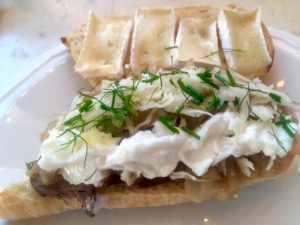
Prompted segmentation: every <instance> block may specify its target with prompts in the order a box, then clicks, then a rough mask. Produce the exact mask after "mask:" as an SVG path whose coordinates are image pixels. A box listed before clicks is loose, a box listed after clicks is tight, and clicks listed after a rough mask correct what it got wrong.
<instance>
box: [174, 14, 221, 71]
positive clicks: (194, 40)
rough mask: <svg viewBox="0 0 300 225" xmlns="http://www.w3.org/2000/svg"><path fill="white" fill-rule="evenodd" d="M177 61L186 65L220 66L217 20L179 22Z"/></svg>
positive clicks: (192, 18)
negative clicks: (186, 63)
mask: <svg viewBox="0 0 300 225" xmlns="http://www.w3.org/2000/svg"><path fill="white" fill-rule="evenodd" d="M176 46H178V48H177V49H175V59H176V61H177V63H185V62H187V61H188V60H190V59H193V61H194V63H206V64H211V65H220V64H221V62H220V58H219V48H218V37H217V27H216V18H214V17H208V18H202V17H200V16H199V17H190V18H183V19H182V20H180V22H179V28H178V33H177V37H176Z"/></svg>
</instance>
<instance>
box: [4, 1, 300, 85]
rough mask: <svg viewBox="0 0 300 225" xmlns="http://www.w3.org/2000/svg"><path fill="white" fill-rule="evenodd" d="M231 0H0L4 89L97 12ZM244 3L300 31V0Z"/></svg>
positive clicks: (275, 24) (270, 22)
mask: <svg viewBox="0 0 300 225" xmlns="http://www.w3.org/2000/svg"><path fill="white" fill-rule="evenodd" d="M230 2H233V1H232V0H229V1H228V0H211V1H209V0H98V1H96V0H65V1H64V0H0V91H1V90H3V89H5V88H7V87H8V86H9V85H11V84H12V83H13V82H14V81H16V80H18V79H19V78H20V76H22V75H21V74H22V71H23V70H24V69H25V68H26V66H28V65H30V63H32V62H33V61H34V60H35V59H37V58H38V57H39V56H40V55H41V54H43V53H44V52H46V51H47V50H49V49H51V48H54V47H55V46H57V45H59V44H60V40H59V38H60V37H61V36H63V35H67V34H68V33H70V32H71V31H72V30H73V29H74V28H75V27H77V26H78V25H80V24H82V23H84V22H85V21H86V20H87V15H88V11H89V10H93V11H95V12H96V14H97V15H98V16H109V15H115V14H118V15H121V14H123V15H125V14H132V13H133V12H134V10H135V9H136V8H137V7H139V6H151V7H156V6H183V5H200V4H210V5H217V6H220V7H222V6H225V5H226V4H227V3H230ZM234 2H235V3H236V4H239V5H241V6H243V7H245V8H246V9H252V8H254V7H256V6H258V5H261V7H262V12H263V20H264V22H265V23H266V24H267V26H271V27H275V28H279V29H282V30H285V31H289V32H291V33H293V34H295V35H297V36H300V26H299V24H300V11H299V9H300V1H299V0H263V1H259V0H236V1H234Z"/></svg>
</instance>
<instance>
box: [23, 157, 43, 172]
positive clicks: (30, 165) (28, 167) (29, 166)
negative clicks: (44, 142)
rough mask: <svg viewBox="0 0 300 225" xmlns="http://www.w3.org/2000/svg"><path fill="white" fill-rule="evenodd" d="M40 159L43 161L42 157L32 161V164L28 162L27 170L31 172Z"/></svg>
mask: <svg viewBox="0 0 300 225" xmlns="http://www.w3.org/2000/svg"><path fill="white" fill-rule="evenodd" d="M40 159H41V156H40V157H39V158H38V159H37V160H34V161H31V162H26V166H27V169H28V170H31V169H32V167H33V166H34V164H36V163H37V162H38V161H39V160H40Z"/></svg>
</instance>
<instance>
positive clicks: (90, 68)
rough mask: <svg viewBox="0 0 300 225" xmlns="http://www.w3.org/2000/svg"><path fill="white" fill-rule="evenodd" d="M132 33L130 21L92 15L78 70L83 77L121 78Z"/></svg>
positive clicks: (123, 18)
mask: <svg viewBox="0 0 300 225" xmlns="http://www.w3.org/2000/svg"><path fill="white" fill-rule="evenodd" d="M131 30H132V20H131V19H130V18H126V17H110V18H101V19H98V18H97V17H96V16H95V14H94V13H91V14H90V16H89V21H88V25H87V33H86V36H85V39H84V44H83V48H82V50H81V53H80V55H79V57H78V60H77V62H76V65H75V70H76V71H77V72H79V73H81V74H83V76H84V77H106V78H120V77H121V76H122V75H123V65H124V58H125V55H126V52H127V48H128V43H129V39H130V34H131Z"/></svg>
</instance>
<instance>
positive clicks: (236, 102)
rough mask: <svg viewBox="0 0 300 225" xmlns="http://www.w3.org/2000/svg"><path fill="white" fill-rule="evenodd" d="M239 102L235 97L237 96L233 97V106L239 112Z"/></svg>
mask: <svg viewBox="0 0 300 225" xmlns="http://www.w3.org/2000/svg"><path fill="white" fill-rule="evenodd" d="M240 101H241V99H240V98H239V97H237V96H235V97H234V100H233V105H234V107H235V108H236V109H237V111H240V108H241V105H240Z"/></svg>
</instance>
